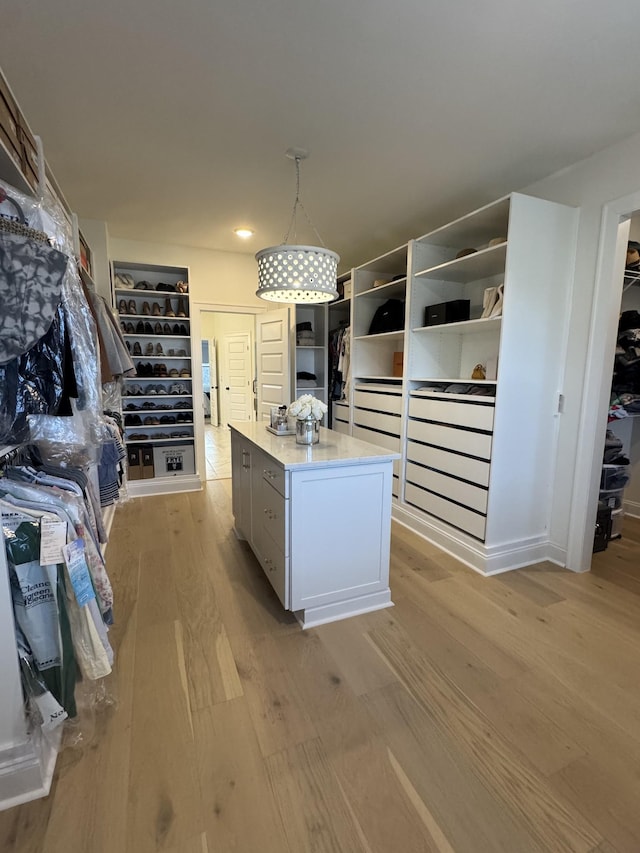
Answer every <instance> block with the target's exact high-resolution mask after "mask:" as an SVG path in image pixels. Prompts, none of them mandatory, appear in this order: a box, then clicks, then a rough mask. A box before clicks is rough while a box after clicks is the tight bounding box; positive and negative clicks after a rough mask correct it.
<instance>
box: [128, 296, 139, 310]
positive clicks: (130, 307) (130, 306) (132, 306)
mask: <svg viewBox="0 0 640 853" xmlns="http://www.w3.org/2000/svg"><path fill="white" fill-rule="evenodd" d="M137 313H138V309H137V308H136V303H135V300H134V299H130V300H129V304H128V305H127V314H137Z"/></svg>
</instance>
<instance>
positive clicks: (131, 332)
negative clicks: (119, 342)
mask: <svg viewBox="0 0 640 853" xmlns="http://www.w3.org/2000/svg"><path fill="white" fill-rule="evenodd" d="M124 330H125V333H126V334H127V335H135V333H136V328H135V326H134V325H133V323H126V324H125V327H124Z"/></svg>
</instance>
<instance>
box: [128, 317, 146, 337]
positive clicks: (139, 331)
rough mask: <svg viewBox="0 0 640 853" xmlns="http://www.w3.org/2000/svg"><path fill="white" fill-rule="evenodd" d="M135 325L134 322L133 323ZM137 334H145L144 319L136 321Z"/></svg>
mask: <svg viewBox="0 0 640 853" xmlns="http://www.w3.org/2000/svg"><path fill="white" fill-rule="evenodd" d="M131 325H132V326H133V323H132V324H131ZM135 333H136V335H144V321H143V320H138V322H137V323H136V332H135Z"/></svg>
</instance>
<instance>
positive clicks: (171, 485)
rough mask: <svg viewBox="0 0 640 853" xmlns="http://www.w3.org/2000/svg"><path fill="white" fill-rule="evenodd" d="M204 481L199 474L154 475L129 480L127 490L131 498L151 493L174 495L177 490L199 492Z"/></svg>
mask: <svg viewBox="0 0 640 853" xmlns="http://www.w3.org/2000/svg"><path fill="white" fill-rule="evenodd" d="M200 489H202V481H201V479H200V477H199V476H198V475H197V474H187V475H186V476H179V477H152V478H150V479H149V480H129V482H128V483H127V490H128V492H129V497H131V498H143V497H147V496H149V495H172V494H174V493H175V492H199V491H200Z"/></svg>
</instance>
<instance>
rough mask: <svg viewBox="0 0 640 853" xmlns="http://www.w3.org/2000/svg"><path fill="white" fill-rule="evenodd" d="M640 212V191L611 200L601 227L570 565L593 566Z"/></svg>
mask: <svg viewBox="0 0 640 853" xmlns="http://www.w3.org/2000/svg"><path fill="white" fill-rule="evenodd" d="M639 214H640V191H638V192H635V193H633V194H631V195H628V196H624V197H622V198H619V199H616V200H615V201H613V202H610V203H609V204H607V205H605V207H604V210H603V214H602V224H601V229H600V240H599V252H598V265H597V275H596V286H595V292H594V299H593V306H592V315H591V316H592V320H591V334H590V342H589V349H588V354H587V363H586V364H587V369H586V373H585V380H584V393H583V400H582V422H581V426H580V429H579V433H578V442H577V458H578V459H581V460H584V464H582V465H577V466H576V469H575V473H574V478H573V499H572V502H571V510H570V522H569V537H568V547H567V563H566V564H567V565H568V566H569V567H570V568H572V569H574V570H575V571H588V570H589V569H590V568H591V563H592V556H593V545H594V529H595V521H596V513H597V509H598V500H599V491H600V483H601V476H602V464H603V449H604V447H605V439H606V431H607V428H608V412H609V407H610V400H611V377H612V372H613V366H614V355H615V351H616V344H617V336H618V321H619V316H620V309H621V304H622V296H623V287H624V266H625V260H626V249H627V242H628V240H629V239H630V226H631V220H632V219H633V218H635V217H637V216H638V215H639Z"/></svg>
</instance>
